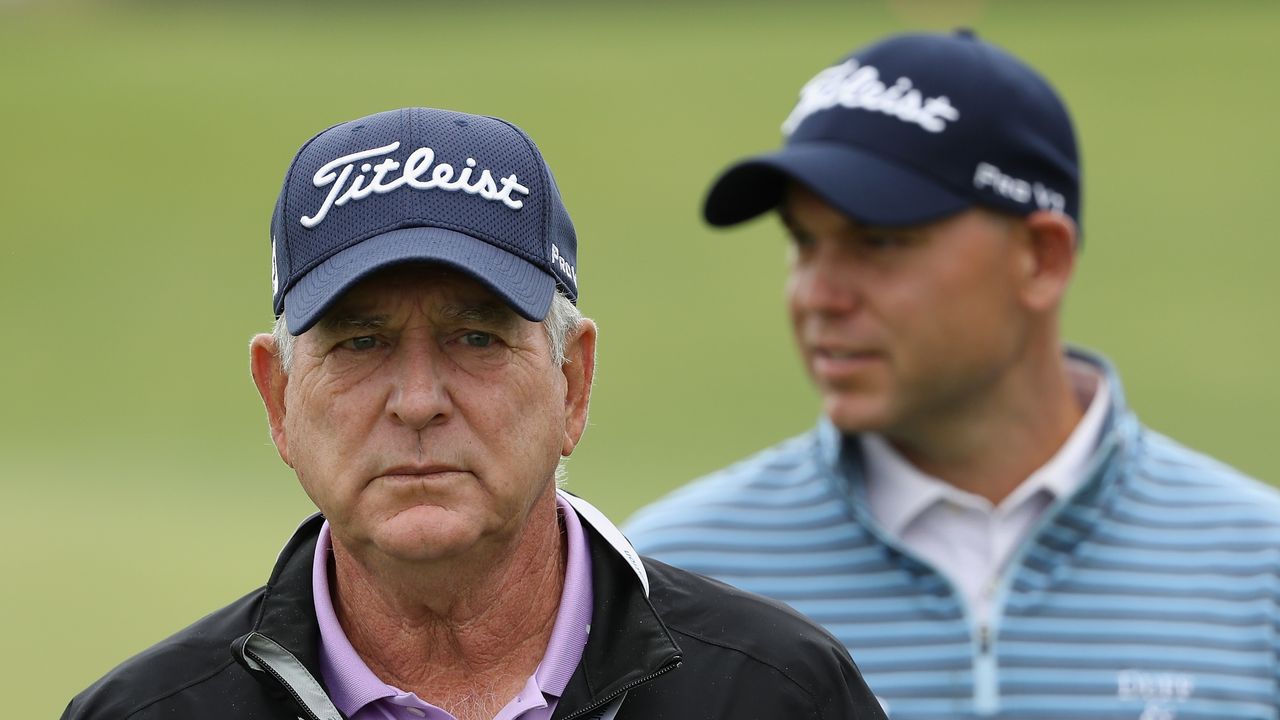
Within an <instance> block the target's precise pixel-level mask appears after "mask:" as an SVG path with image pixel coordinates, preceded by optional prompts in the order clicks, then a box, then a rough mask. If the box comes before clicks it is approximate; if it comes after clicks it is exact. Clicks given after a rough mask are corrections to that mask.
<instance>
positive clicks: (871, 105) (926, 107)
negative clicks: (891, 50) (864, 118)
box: [782, 58, 960, 135]
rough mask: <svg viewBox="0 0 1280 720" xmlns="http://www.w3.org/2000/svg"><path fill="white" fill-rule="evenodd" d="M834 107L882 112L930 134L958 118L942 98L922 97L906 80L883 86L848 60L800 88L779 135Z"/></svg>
mask: <svg viewBox="0 0 1280 720" xmlns="http://www.w3.org/2000/svg"><path fill="white" fill-rule="evenodd" d="M837 105H839V106H841V107H846V108H849V109H859V108H860V109H863V110H870V111H872V112H878V113H884V114H885V115H890V116H893V117H896V118H898V119H899V120H902V121H903V122H909V123H912V124H914V125H919V126H920V127H922V128H924V129H925V130H928V131H929V132H931V133H939V132H942V131H943V130H945V129H946V128H947V122H954V121H956V120H959V119H960V111H959V110H957V109H955V108H954V107H952V106H951V101H950V100H948V99H947V97H946V96H945V95H939V96H938V97H931V98H926V97H925V96H924V94H923V93H921V92H920V91H919V90H918V89H916V88H915V86H914V84H913V83H912V82H911V78H906V77H900V78H898V81H897V82H895V83H894V84H893V85H885V84H884V83H883V82H882V81H881V80H880V71H879V70H877V69H875V68H874V67H873V66H871V65H859V64H858V61H857V60H855V59H853V58H850V59H848V60H846V61H844V62H843V63H841V64H839V65H835V66H833V67H829V68H827V69H826V70H823V71H822V72H820V73H818V74H817V75H815V76H813V79H812V80H810V81H809V82H807V83H805V85H804V87H802V88H800V101H799V102H798V103H796V107H795V109H794V110H792V111H791V114H790V115H788V116H787V119H786V120H785V121H784V122H783V123H782V132H783V133H784V134H786V135H790V134H791V133H792V132H794V131H795V129H796V128H797V127H799V126H800V123H801V122H803V121H804V119H805V118H807V117H809V116H810V115H812V114H814V113H816V112H818V111H820V110H827V109H829V108H833V107H835V106H837Z"/></svg>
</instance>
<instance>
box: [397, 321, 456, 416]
mask: <svg viewBox="0 0 1280 720" xmlns="http://www.w3.org/2000/svg"><path fill="white" fill-rule="evenodd" d="M445 363H447V359H446V358H444V357H443V354H442V353H441V352H440V350H439V348H437V347H435V346H434V345H433V344H432V343H431V342H430V341H416V342H404V343H402V344H401V345H400V346H399V347H397V348H396V358H395V362H394V363H393V367H394V368H395V370H396V372H395V373H394V375H393V380H392V381H393V382H394V386H393V387H392V388H391V394H390V396H389V397H388V400H387V412H388V413H389V414H390V415H391V416H392V417H393V418H394V419H395V420H396V421H397V422H399V423H401V424H403V425H405V426H406V427H408V428H410V429H412V430H422V429H423V428H425V427H427V426H429V425H433V424H438V423H440V422H443V421H444V420H446V419H448V417H449V415H450V413H452V412H453V400H452V398H451V397H450V395H449V387H448V382H447V374H446V372H445V371H446V368H445V366H444V364H445Z"/></svg>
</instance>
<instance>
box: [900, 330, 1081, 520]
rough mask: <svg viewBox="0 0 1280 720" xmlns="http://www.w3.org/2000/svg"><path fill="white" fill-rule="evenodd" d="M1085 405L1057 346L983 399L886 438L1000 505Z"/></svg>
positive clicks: (928, 468) (924, 465)
mask: <svg viewBox="0 0 1280 720" xmlns="http://www.w3.org/2000/svg"><path fill="white" fill-rule="evenodd" d="M1084 409H1085V405H1084V404H1082V403H1081V402H1080V400H1079V398H1078V397H1077V394H1076V392H1075V390H1074V389H1073V386H1072V382H1071V377H1070V374H1069V372H1068V369H1067V365H1066V359H1065V357H1064V355H1063V354H1062V353H1061V352H1055V353H1054V354H1053V356H1052V357H1049V358H1045V359H1044V361H1043V362H1041V363H1037V364H1035V365H1032V366H1029V367H1027V368H1026V369H1025V370H1024V371H1022V372H1013V373H1010V374H1009V375H1008V376H1007V377H1005V378H1003V379H1002V380H1001V383H1000V385H999V386H997V387H996V388H993V389H992V391H991V392H989V393H986V394H984V395H983V397H982V398H981V399H980V400H979V401H976V402H973V403H970V404H967V405H965V406H963V407H960V408H955V409H954V411H953V412H951V413H945V412H943V413H939V414H938V415H937V416H935V417H932V418H930V419H929V421H927V422H925V423H921V424H920V425H918V426H915V427H912V428H910V429H909V430H901V429H899V430H896V431H888V432H885V433H884V436H885V438H886V439H887V440H888V441H889V442H890V443H891V444H892V445H893V446H894V448H895V449H896V450H897V451H898V452H899V453H901V454H902V455H903V457H905V458H906V459H907V460H908V461H910V462H911V464H912V465H914V466H915V467H916V468H918V469H919V470H920V471H922V472H924V473H926V474H927V475H931V476H933V477H936V478H940V479H942V480H945V481H946V482H948V483H950V484H952V485H954V486H955V487H958V488H960V489H961V490H964V491H966V492H970V493H973V494H974V495H978V496H981V497H984V498H986V499H987V500H988V501H990V502H991V503H992V504H993V505H998V504H999V503H1000V501H1001V500H1003V499H1004V498H1006V497H1007V496H1008V495H1009V494H1010V493H1012V492H1013V491H1014V489H1015V488H1017V487H1018V485H1019V484H1020V483H1022V481H1024V480H1026V479H1027V477H1029V476H1030V475H1031V474H1032V473H1033V472H1035V471H1036V470H1037V469H1038V468H1040V467H1041V466H1042V465H1044V464H1045V463H1046V462H1047V461H1048V460H1049V459H1050V458H1051V457H1053V455H1054V453H1056V452H1057V451H1058V449H1059V448H1061V447H1062V445H1063V443H1064V442H1066V440H1067V438H1068V437H1070V435H1071V433H1072V431H1073V430H1074V429H1075V427H1076V425H1077V424H1078V423H1079V422H1080V419H1081V417H1082V416H1083V414H1084Z"/></svg>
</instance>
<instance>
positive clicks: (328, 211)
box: [271, 108, 578, 335]
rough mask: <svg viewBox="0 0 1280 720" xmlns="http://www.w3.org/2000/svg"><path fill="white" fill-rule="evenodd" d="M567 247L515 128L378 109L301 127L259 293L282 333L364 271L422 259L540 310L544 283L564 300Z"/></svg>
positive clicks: (542, 171)
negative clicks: (268, 294) (317, 127)
mask: <svg viewBox="0 0 1280 720" xmlns="http://www.w3.org/2000/svg"><path fill="white" fill-rule="evenodd" d="M577 254H578V242H577V237H576V235H575V234H574V230H573V223H572V222H571V221H570V220H569V213H568V211H567V210H565V207H564V203H563V202H562V201H561V200H560V192H559V190H558V189H557V188H556V183H555V180H554V179H553V178H552V177H551V170H550V169H549V168H548V167H547V164H546V162H545V161H543V159H542V155H541V153H539V152H538V148H537V147H536V146H535V145H534V144H533V141H532V140H530V139H529V136H528V135H526V134H525V133H524V132H523V131H522V130H520V129H519V128H517V127H516V126H514V125H512V124H510V123H508V122H506V121H503V120H498V119H496V118H491V117H481V116H477V115H467V114H464V113H458V112H451V111H448V110H433V109H430V108H405V109H402V110H391V111H388V112H383V113H378V114H376V115H370V116H369V117H365V118H360V119H359V120H352V121H351V122H346V123H342V124H340V125H335V126H333V127H331V128H329V129H328V130H325V131H324V132H322V133H320V134H319V135H316V136H315V137H313V138H311V140H309V141H308V142H307V143H306V144H305V145H303V146H302V149H301V150H299V151H298V154H297V156H295V157H294V159H293V164H291V165H290V166H289V171H288V173H287V174H286V175H285V178H284V188H283V189H282V190H281V191H280V199H279V200H278V201H277V202H276V209H275V214H274V215H273V217H272V219H271V256H272V258H271V264H272V268H271V270H272V274H271V284H272V292H273V294H274V298H273V303H274V307H275V313H276V316H277V317H278V316H279V315H280V314H281V313H284V314H285V315H286V317H287V319H288V325H289V332H290V333H292V334H294V335H300V334H302V333H303V332H306V330H307V329H308V328H310V327H311V326H312V325H314V324H315V323H316V321H317V320H319V319H320V317H321V315H323V314H324V312H325V310H327V309H328V308H329V306H330V305H332V304H333V302H334V301H335V300H336V299H337V298H338V297H339V296H341V295H342V293H344V292H346V291H347V290H349V289H350V288H351V287H352V286H353V285H355V284H356V283H357V282H359V281H360V280H361V279H362V278H364V277H366V276H368V275H369V274H371V273H373V272H376V271H378V270H381V269H384V268H387V267H390V266H392V265H399V264H402V263H409V262H424V261H425V262H433V263H441V264H443V265H447V266H449V267H452V268H455V269H457V270H460V271H462V272H464V273H467V274H468V275H470V276H472V277H474V278H475V279H476V280H478V281H480V282H481V283H483V284H484V285H485V286H486V287H488V288H489V289H490V290H492V291H493V292H494V293H496V294H497V295H498V296H499V297H501V298H502V299H503V300H505V301H506V302H507V303H508V304H509V305H511V307H512V308H513V309H515V310H516V312H518V313H520V315H522V316H524V317H525V318H527V319H529V320H533V321H540V320H542V319H543V317H545V316H546V314H547V309H548V308H549V307H550V306H551V299H552V296H553V295H554V293H555V290H556V288H557V287H559V288H560V289H561V291H562V292H563V293H564V294H565V295H566V296H568V298H569V299H570V300H573V301H575V302H576V301H577V299H578V278H577Z"/></svg>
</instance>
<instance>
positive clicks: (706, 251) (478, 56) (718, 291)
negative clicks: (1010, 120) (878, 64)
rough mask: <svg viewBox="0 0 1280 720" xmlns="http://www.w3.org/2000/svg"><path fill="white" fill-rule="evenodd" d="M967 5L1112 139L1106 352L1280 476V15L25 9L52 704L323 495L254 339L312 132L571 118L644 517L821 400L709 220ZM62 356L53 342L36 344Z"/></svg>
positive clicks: (1096, 153) (1087, 304) (620, 501)
mask: <svg viewBox="0 0 1280 720" xmlns="http://www.w3.org/2000/svg"><path fill="white" fill-rule="evenodd" d="M959 24H965V25H971V26H974V27H976V28H977V29H978V30H979V31H980V33H981V34H982V35H984V36H985V37H987V38H988V39H991V40H993V41H995V42H997V43H998V44H1001V45H1004V46H1005V47H1007V48H1009V49H1010V50H1012V51H1013V52H1015V53H1016V54H1019V55H1021V56H1022V57H1024V58H1026V59H1028V60H1029V61H1030V62H1031V63H1032V64H1034V65H1035V66H1037V67H1038V68H1040V69H1041V70H1042V71H1043V72H1044V73H1045V74H1046V75H1048V76H1049V77H1050V78H1051V79H1052V80H1053V81H1054V82H1055V84H1056V85H1057V86H1058V87H1059V89H1060V90H1061V91H1062V93H1063V94H1064V95H1065V96H1066V98H1067V99H1068V102H1069V104H1070V105H1071V107H1072V109H1073V111H1074V113H1075V116H1076V119H1077V122H1078V127H1079V130H1080V133H1081V136H1082V144H1083V153H1084V162H1085V174H1086V178H1087V182H1086V193H1085V194H1086V199H1085V218H1086V220H1085V224H1086V235H1087V244H1086V250H1085V253H1084V256H1083V262H1082V266H1081V268H1080V272H1079V275H1078V279H1077V282H1076V284H1075V287H1074V289H1073V292H1072V296H1071V299H1070V302H1069V305H1068V308H1067V322H1066V329H1067V335H1068V337H1069V338H1070V339H1071V340H1072V341H1073V342H1078V343H1081V344H1084V345H1087V346H1091V347H1095V348H1098V349H1101V350H1104V351H1105V352H1106V353H1108V354H1109V356H1110V357H1111V358H1112V359H1113V360H1114V361H1115V362H1116V364H1117V365H1118V366H1119V368H1120V370H1121V372H1122V374H1123V377H1124V379H1125V381H1126V385H1127V390H1128V394H1129V396H1130V399H1131V401H1132V404H1133V405H1134V406H1136V408H1137V409H1138V410H1139V412H1140V413H1141V414H1142V416H1143V417H1144V418H1145V419H1146V420H1147V422H1148V423H1149V424H1151V425H1153V426H1154V427H1156V428H1157V429H1159V430H1162V431H1165V432H1167V433H1169V434H1171V435H1173V436H1175V437H1177V438H1179V439H1182V440H1183V441H1185V442H1187V443H1189V444H1192V445H1194V446H1197V447H1199V448H1202V449H1204V450H1207V451H1209V452H1211V453H1213V454H1215V455H1217V456H1219V457H1220V458H1222V459H1224V460H1225V461H1227V462H1230V463H1232V464H1234V465H1237V466H1239V467H1241V468H1242V469H1244V470H1246V471H1248V472H1250V473H1252V474H1255V475H1258V476H1260V477H1263V478H1268V479H1271V480H1273V481H1275V480H1280V458H1278V456H1277V454H1276V452H1275V450H1274V449H1273V448H1271V447H1270V443H1271V442H1274V440H1273V435H1274V430H1275V429H1276V427H1277V423H1276V421H1275V419H1274V416H1275V408H1276V406H1277V405H1280V385H1278V384H1277V383H1276V381H1275V380H1274V378H1273V375H1272V371H1273V369H1274V367H1275V357H1276V354H1277V351H1280V330H1278V328H1280V323H1277V321H1276V319H1275V318H1274V317H1273V316H1272V313H1273V312H1275V310H1276V309H1277V290H1276V284H1275V283H1274V282H1273V281H1272V280H1271V278H1272V276H1274V275H1275V267H1276V265H1277V263H1278V262H1280V248H1278V247H1277V243H1276V241H1275V240H1274V239H1273V238H1272V237H1271V233H1272V229H1271V218H1272V215H1273V212H1274V208H1275V206H1276V204H1277V203H1276V199H1275V195H1276V193H1277V191H1278V190H1280V183H1277V176H1276V172H1275V168H1276V167H1277V160H1280V153H1278V151H1277V143H1276V139H1275V130H1276V127H1277V117H1276V115H1277V111H1280V83H1277V82H1276V80H1275V75H1276V71H1277V70H1280V59H1278V53H1277V50H1276V43H1275V35H1276V33H1277V31H1278V30H1280V3H1276V2H1274V0H1259V1H1257V2H1244V1H1223V2H1213V3H1210V2H1168V1H1166V2H1150V3H1145V2H1070V3H1068V2H1034V1H1028V0H1017V1H1013V0H1010V1H1006V2H999V1H995V0H993V1H990V2H978V1H965V0H941V1H940V2H925V1H924V0H917V1H915V2H888V1H887V0H877V1H874V2H873V1H870V0H868V1H866V2H852V1H849V0H846V1H845V2H839V3H827V4H823V3H804V4H795V5H788V6H787V7H785V8H784V7H783V4H782V3H776V4H775V3H763V2H760V3H741V2H739V3H728V2H725V3H707V4H697V3H669V4H666V3H650V4H644V3H630V4H627V5H625V6H624V5H621V4H613V3H590V4H588V3H581V4H572V3H562V4H538V3H518V4H511V3H502V4H490V3H483V4H482V3H462V2H453V3H443V2H442V3H427V2H420V3H409V2H404V3H398V4H396V3H393V4H387V3H364V4H359V3H350V4H348V3H321V4H316V3H307V4H303V3H300V2H299V3H294V4H284V5H271V6H266V5H265V4H264V5H263V6H259V5H258V4H253V3H248V2H245V3H240V4H211V5H210V6H208V7H205V6H198V5H195V4H181V3H179V4H161V3H154V4H151V3H126V4H108V3H89V2H55V1H45V2H22V1H17V0H0V105H2V107H3V114H2V117H3V120H2V121H0V122H3V130H4V132H3V133H2V134H0V137H2V138H3V140H2V142H3V158H4V163H5V166H4V168H3V170H2V171H0V210H2V211H3V212H2V213H0V228H2V230H0V232H2V239H0V303H2V304H3V306H4V307H8V308H10V309H11V310H13V311H14V314H13V315H12V316H11V317H10V319H11V320H13V321H14V322H13V325H12V330H13V332H11V333H9V335H8V336H7V337H9V339H10V341H12V342H11V343H10V345H9V349H8V350H7V351H5V352H4V353H3V355H4V361H3V369H4V372H3V373H0V482H2V487H3V496H2V497H3V500H2V502H0V546H2V547H3V551H2V554H0V623H3V625H2V626H0V630H2V631H3V638H4V642H3V647H4V652H2V653H0V678H3V680H0V682H3V683H4V685H5V686H6V687H7V688H8V689H9V690H10V692H7V693H5V695H6V697H7V701H6V706H7V707H9V710H8V711H7V712H6V714H7V715H9V716H11V717H23V718H27V717H30V718H35V717H53V716H56V715H57V714H58V713H59V712H61V710H62V707H63V705H64V704H65V702H66V700H67V699H68V698H69V697H70V696H71V695H72V694H73V693H74V692H76V691H78V690H79V689H81V688H82V687H84V686H85V685H86V684H88V683H89V682H90V681H92V680H93V679H94V678H96V677H97V676H99V675H100V674H101V673H103V672H105V671H106V670H107V669H108V668H110V667H111V666H112V665H114V664H115V663H116V662H118V661H119V660H120V659H122V658H123V657H125V656H127V655H129V654H132V653H133V652H136V651H138V650H139V649H141V648H143V647H145V646H146V645H148V644H150V643H152V642H154V641H155V640H157V639H159V638H161V637H163V636H165V635H167V634H169V633H170V632H172V631H174V630H176V629H177V628H179V627H181V626H183V625H184V624H186V623H187V622H189V621H190V620H192V619H194V618H195V617H198V616H199V615H201V614H203V613H205V612H208V611H210V610H212V609H214V608H216V607H218V606H220V605H221V604H223V603H225V602H227V601H229V600H231V599H233V598H234V597H237V596H238V595H240V594H241V593H243V592H245V591H246V590H248V589H249V588H251V587H253V586H256V585H257V584H260V583H261V582H262V581H263V580H264V579H265V578H266V574H267V572H268V570H269V568H270V565H271V562H272V559H273V558H274V555H275V552H276V550H277V549H278V547H279V545H280V544H281V543H282V542H283V540H284V539H285V538H286V537H287V535H288V534H289V532H290V531H291V529H292V528H293V526H294V524H295V523H296V522H297V521H298V520H299V519H301V518H302V517H303V516H304V515H305V514H306V513H307V512H309V505H308V502H307V500H306V498H305V497H304V496H303V495H302V493H301V492H300V491H299V490H298V489H297V487H296V484H295V482H294V480H293V478H292V476H291V474H290V473H289V472H288V470H287V468H285V467H284V466H283V465H282V464H281V463H280V462H279V460H278V458H277V456H276V454H275V451H274V449H273V447H272V446H271V444H270V442H269V441H268V438H267V433H266V427H265V422H264V420H263V413H262V411H261V408H260V406H259V402H258V398H257V395H256V393H255V392H254V390H253V387H252V385H251V383H250V381H249V375H248V369H247V352H246V344H247V341H248V339H249V337H250V335H251V334H252V333H254V332H256V331H259V330H263V329H265V328H267V327H268V326H269V324H270V321H271V313H270V301H269V294H270V291H269V287H270V282H269V277H270V274H269V268H268V255H269V251H268V233H267V229H268V223H269V218H270V213H271V209H272V206H273V203H274V201H275V196H276V192H277V191H278V189H279V184H280V181H281V178H282V177H283V173H284V170H285V167H286V165H287V163H288V162H289V160H290V158H291V157H292V154H293V152H294V150H295V149H296V148H297V146H298V145H299V144H301V143H302V142H303V141H304V140H305V139H306V138H308V137H309V136H310V135H311V134H313V133H314V132H316V131H318V130H320V129H322V128H324V127H326V126H328V125H330V124H332V123H334V122H338V121H341V120H346V119H350V118H354V117H358V116H361V115H365V114H368V113H370V112H374V111H379V110H384V109H389V108H393V107H398V106H404V105H433V106H439V107H448V108H453V109H459V110H466V111H470V112H477V113H485V114H494V115H499V116H502V117H505V118H508V119H511V120H513V121H515V122H516V123H518V124H520V125H521V126H522V127H524V128H525V129H526V130H527V131H529V132H530V134H531V135H532V136H533V137H534V138H535V139H536V140H537V142H538V143H539V145H540V146H541V148H542V149H543V151H544V153H545V154H546V156H547V157H548V158H549V159H550V162H551V164H552V167H553V168H554V169H555V171H556V174H557V177H558V180H559V184H560V187H561V190H562V192H563V194H564V197H565V198H566V202H567V203H568V205H569V208H570V210H571V212H572V213H573V216H574V219H575V221H576V223H577V227H578V231H579V236H580V238H581V243H582V250H581V253H580V256H579V257H580V262H579V272H580V281H581V285H582V290H583V300H582V307H583V308H584V309H585V310H586V311H587V313H588V314H589V315H591V316H593V317H595V318H596V319H597V320H598V322H599V323H600V326H601V329H602V336H601V343H602V344H601V348H600V353H601V356H600V366H599V378H598V384H597V387H596V394H595V398H594V403H593V407H592V415H591V428H590V430H589V431H588V433H587V437H586V440H585V442H584V444H583V446H582V447H581V448H580V451H579V453H578V454H576V455H575V456H574V458H573V460H572V462H571V465H570V486H571V487H572V488H573V489H574V490H576V491H578V492H579V493H581V494H584V495H586V496H587V497H589V498H591V499H593V500H594V501H595V502H596V503H597V504H598V505H600V506H601V507H602V508H603V509H604V510H605V511H606V512H608V513H609V514H611V515H612V516H613V517H615V518H617V519H622V518H624V517H625V516H626V515H627V514H629V513H630V512H631V511H632V510H633V509H635V508H636V507H637V506H638V505H639V504H641V503H643V502H645V501H647V500H650V499H653V498H655V497H657V496H658V495H660V494H661V493H663V492H664V491H666V490H668V489H670V488H672V487H674V486H675V485H677V484H679V483H681V482H684V481H686V480H688V479H690V478H692V477H695V476H697V475H699V474H702V473H704V472H707V471H709V470H712V469H714V468H716V467H718V466H721V465H723V464H725V463H727V462H730V461H731V460H733V459H735V458H738V457H741V456H743V455H745V454H747V453H749V452H751V451H753V450H755V449H757V448H760V447H762V446H764V445H766V444H769V443H771V442H773V441H776V440H778V439H780V438H782V437H785V436H788V435H791V434H794V433H797V432H800V431H802V430H804V429H805V428H806V427H807V426H809V425H810V424H811V423H812V421H813V419H814V418H815V417H816V412H817V404H816V401H815V397H814V395H813V393H812V392H811V391H810V389H809V388H808V385H807V383H806V381H805V379H804V377H803V375H802V372H801V369H800V367H799V364H798V363H797V361H796V359H795V357H794V356H793V353H792V352H791V347H790V341H789V337H788V332H787V329H786V327H785V324H784V315H783V310H782V302H781V292H782V290H781V288H782V279H783V253H784V248H785V244H784V241H783V240H782V237H781V234H780V232H779V231H778V229H777V227H776V225H775V223H774V221H772V220H764V221H761V222H757V223H755V224H753V225H750V226H748V227H747V228H745V229H742V230H738V231H735V232H731V233H716V232H712V231H710V230H708V229H707V228H705V227H703V226H702V225H701V224H700V222H699V219H698V204H699V201H700V199H701V197H702V193H703V191H704V189H705V187H706V186H707V183H708V181H709V180H710V179H711V178H712V177H713V176H714V174H715V173H716V172H718V171H719V170H720V169H721V168H722V167H723V166H724V165H725V164H726V163H727V162H728V161H730V160H732V159H734V158H736V157H739V156H741V155H743V154H746V153H748V152H753V151H757V150H763V149H767V148H771V147H773V146H775V145H776V143H777V141H778V129H777V128H778V125H779V123H780V122H781V120H782V119H783V118H784V117H785V116H786V114H787V113H788V112H789V110H790V107H791V103H792V101H793V100H794V98H795V96H796V91H797V90H798V88H799V86H800V85H801V84H802V83H803V82H804V81H805V80H807V79H808V78H809V77H810V76H811V75H812V74H813V73H814V72H816V71H817V70H818V69H820V68H822V67H825V66H826V65H827V64H828V63H830V62H831V61H833V60H835V59H837V58H838V57H840V56H841V55H843V54H844V52H845V51H846V50H848V49H850V48H852V47H853V46H855V45H859V44H862V43H863V42H866V41H868V40H870V39H872V38H874V37H876V36H878V35H881V34H883V33H885V32H890V31H898V30H907V29H915V28H935V29H946V28H949V27H952V26H954V25H959ZM28 341H29V342H28Z"/></svg>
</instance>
